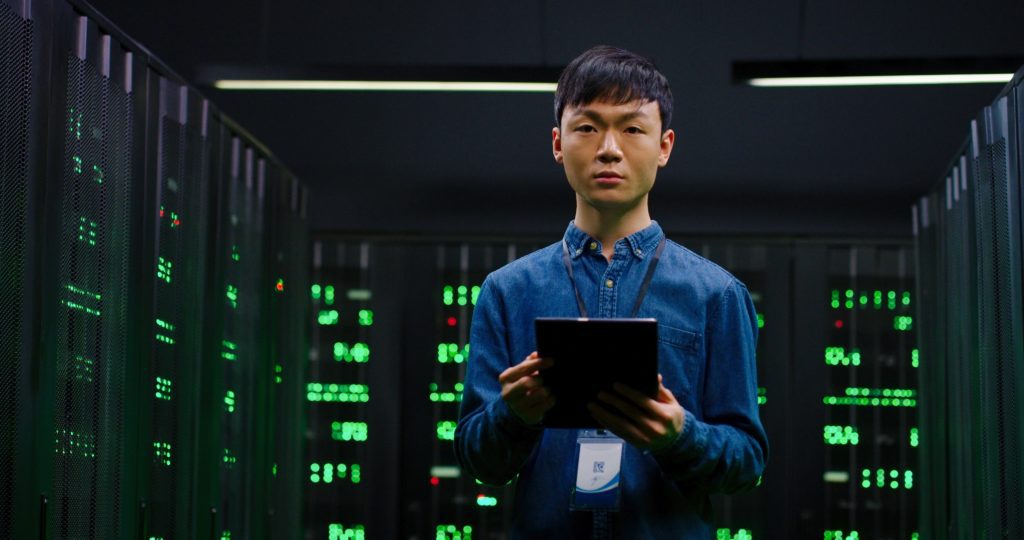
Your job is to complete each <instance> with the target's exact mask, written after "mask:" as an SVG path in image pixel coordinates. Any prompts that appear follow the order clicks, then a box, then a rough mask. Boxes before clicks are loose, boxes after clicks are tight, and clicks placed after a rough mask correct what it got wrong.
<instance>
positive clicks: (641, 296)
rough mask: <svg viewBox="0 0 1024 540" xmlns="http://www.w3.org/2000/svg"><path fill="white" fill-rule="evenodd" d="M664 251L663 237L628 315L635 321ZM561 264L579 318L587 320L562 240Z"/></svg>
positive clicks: (567, 245) (563, 240)
mask: <svg viewBox="0 0 1024 540" xmlns="http://www.w3.org/2000/svg"><path fill="white" fill-rule="evenodd" d="M664 250H665V237H664V236H662V237H661V241H659V242H658V247H657V248H656V249H655V250H654V258H653V259H651V264H650V265H648V266H647V274H646V275H644V281H643V283H641V284H640V292H639V293H638V294H637V296H636V303H635V304H633V312H632V313H630V315H629V317H630V318H631V319H635V318H636V315H637V314H638V313H640V304H642V303H643V301H644V297H645V296H647V289H648V288H650V286H651V278H653V277H654V269H655V268H657V267H658V261H660V260H661V252H662V251H664ZM562 263H563V264H565V271H566V272H568V273H569V282H571V283H572V290H573V292H575V293H576V306H577V307H579V309H580V317H583V318H587V317H588V315H587V306H586V304H584V303H583V297H582V296H581V295H580V289H579V287H577V286H576V277H575V276H574V275H573V272H572V260H571V258H570V257H569V243H568V242H566V241H565V239H564V238H563V239H562Z"/></svg>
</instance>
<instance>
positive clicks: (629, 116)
mask: <svg viewBox="0 0 1024 540" xmlns="http://www.w3.org/2000/svg"><path fill="white" fill-rule="evenodd" d="M573 116H586V117H587V118H589V119H591V120H593V121H594V122H599V123H602V124H604V123H606V122H605V119H604V118H603V117H602V116H601V115H600V114H598V113H597V112H596V111H593V110H591V109H580V110H578V111H577V112H576V114H575V115H573ZM641 117H642V118H649V117H650V115H648V114H647V113H646V112H644V111H642V110H640V109H637V110H635V111H632V112H628V113H626V114H623V115H621V116H617V117H615V119H614V120H617V121H619V122H628V121H630V120H633V119H634V118H641Z"/></svg>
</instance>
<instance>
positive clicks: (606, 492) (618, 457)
mask: <svg viewBox="0 0 1024 540" xmlns="http://www.w3.org/2000/svg"><path fill="white" fill-rule="evenodd" d="M623 444H624V442H623V440H622V439H620V438H618V437H616V436H614V435H611V434H610V433H608V432H607V431H605V430H603V429H602V430H589V429H588V430H580V432H579V435H577V437H576V456H577V458H576V487H575V489H573V493H572V502H571V504H570V506H569V508H570V509H571V510H610V511H618V510H619V505H620V500H619V499H620V494H621V490H620V489H619V479H620V476H619V471H620V469H621V466H622V449H623Z"/></svg>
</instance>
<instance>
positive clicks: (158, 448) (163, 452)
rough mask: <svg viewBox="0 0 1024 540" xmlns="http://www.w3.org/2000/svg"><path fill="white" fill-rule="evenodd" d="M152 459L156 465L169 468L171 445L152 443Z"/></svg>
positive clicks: (158, 442)
mask: <svg viewBox="0 0 1024 540" xmlns="http://www.w3.org/2000/svg"><path fill="white" fill-rule="evenodd" d="M153 457H154V459H155V461H156V463H159V464H161V465H163V466H165V467H170V466H171V457H172V456H171V443H166V442H160V441H153Z"/></svg>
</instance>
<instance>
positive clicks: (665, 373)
mask: <svg viewBox="0 0 1024 540" xmlns="http://www.w3.org/2000/svg"><path fill="white" fill-rule="evenodd" d="M703 344H704V339H703V336H702V335H701V334H700V333H698V332H691V331H689V330H683V329H680V328H675V327H672V326H667V325H664V324H661V323H658V364H659V365H658V368H659V372H660V373H661V374H662V377H663V378H664V380H665V386H667V387H668V389H669V390H671V391H672V393H673V394H674V395H675V396H676V399H677V400H679V403H680V404H681V405H683V408H684V409H687V410H694V408H695V407H696V406H697V404H698V403H700V399H701V396H700V395H699V394H700V393H701V390H702V389H701V386H702V385H701V381H702V371H703V366H704V354H703V348H704V347H703Z"/></svg>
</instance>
